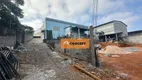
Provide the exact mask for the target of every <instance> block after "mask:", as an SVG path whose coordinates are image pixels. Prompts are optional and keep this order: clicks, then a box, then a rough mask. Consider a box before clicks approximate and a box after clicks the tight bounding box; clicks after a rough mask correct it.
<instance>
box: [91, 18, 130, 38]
mask: <svg viewBox="0 0 142 80" xmlns="http://www.w3.org/2000/svg"><path fill="white" fill-rule="evenodd" d="M94 31H95V33H96V34H97V35H98V37H99V40H100V41H108V40H121V39H124V37H127V36H128V33H127V25H126V24H125V23H123V22H122V21H116V20H113V21H110V22H107V23H104V24H101V25H98V26H96V27H95V28H94Z"/></svg>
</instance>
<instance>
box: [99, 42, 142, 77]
mask: <svg viewBox="0 0 142 80" xmlns="http://www.w3.org/2000/svg"><path fill="white" fill-rule="evenodd" d="M101 44H103V43H101ZM107 45H110V43H104V44H103V47H105V46H107ZM111 45H115V44H111ZM133 47H136V48H138V49H139V50H140V51H137V52H133V54H121V55H119V56H120V57H115V58H114V57H108V56H104V55H102V54H99V57H100V59H101V60H102V61H103V62H104V67H105V68H109V69H111V70H112V71H113V72H115V73H117V74H119V73H125V74H127V78H125V79H126V80H142V47H140V46H138V45H133ZM118 79H119V78H118ZM112 80H114V79H112ZM120 80H121V79H120Z"/></svg>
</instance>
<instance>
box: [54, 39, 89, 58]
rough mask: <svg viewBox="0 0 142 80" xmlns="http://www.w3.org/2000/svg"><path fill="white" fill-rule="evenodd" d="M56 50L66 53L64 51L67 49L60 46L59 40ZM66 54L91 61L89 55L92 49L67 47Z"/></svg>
mask: <svg viewBox="0 0 142 80" xmlns="http://www.w3.org/2000/svg"><path fill="white" fill-rule="evenodd" d="M55 50H56V51H60V52H61V53H65V52H64V50H65V49H61V48H60V43H59V41H57V42H56V44H55ZM66 54H69V55H71V56H74V57H77V58H79V59H83V60H86V61H90V56H89V54H90V50H89V49H66Z"/></svg>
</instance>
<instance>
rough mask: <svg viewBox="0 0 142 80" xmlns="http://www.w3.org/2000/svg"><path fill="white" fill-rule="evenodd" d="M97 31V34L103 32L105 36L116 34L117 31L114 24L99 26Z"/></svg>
mask: <svg viewBox="0 0 142 80" xmlns="http://www.w3.org/2000/svg"><path fill="white" fill-rule="evenodd" d="M95 29H96V30H94V31H96V32H102V31H103V32H104V34H105V35H107V34H113V33H115V32H114V31H115V30H114V24H113V23H108V24H105V25H102V26H99V27H97V28H95Z"/></svg>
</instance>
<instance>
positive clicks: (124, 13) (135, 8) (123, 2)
mask: <svg viewBox="0 0 142 80" xmlns="http://www.w3.org/2000/svg"><path fill="white" fill-rule="evenodd" d="M24 1H25V4H24V6H21V8H22V9H23V12H24V18H22V19H20V21H21V23H22V24H25V25H29V26H31V27H33V28H34V30H37V29H39V28H41V27H42V25H43V23H44V20H45V17H49V18H54V19H58V20H63V21H68V22H73V23H77V24H82V25H86V26H90V25H91V24H93V20H92V14H93V8H94V6H93V0H24ZM141 3H142V0H99V1H98V25H99V24H103V23H105V22H109V21H112V20H120V21H123V22H124V23H125V24H127V25H128V31H135V30H142V27H141V25H142V22H141V21H142V15H141V14H142V5H141Z"/></svg>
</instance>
